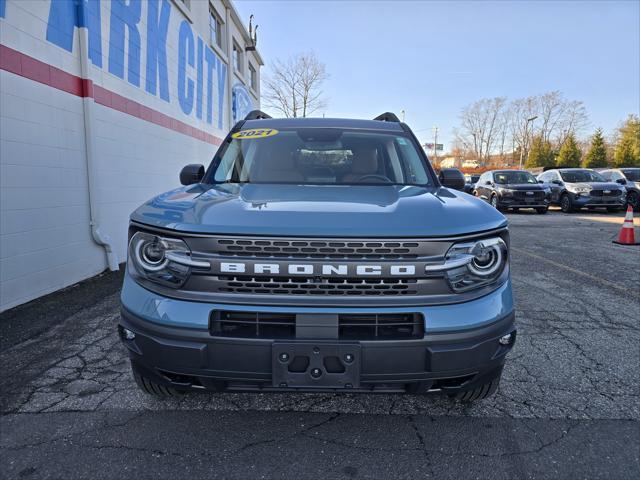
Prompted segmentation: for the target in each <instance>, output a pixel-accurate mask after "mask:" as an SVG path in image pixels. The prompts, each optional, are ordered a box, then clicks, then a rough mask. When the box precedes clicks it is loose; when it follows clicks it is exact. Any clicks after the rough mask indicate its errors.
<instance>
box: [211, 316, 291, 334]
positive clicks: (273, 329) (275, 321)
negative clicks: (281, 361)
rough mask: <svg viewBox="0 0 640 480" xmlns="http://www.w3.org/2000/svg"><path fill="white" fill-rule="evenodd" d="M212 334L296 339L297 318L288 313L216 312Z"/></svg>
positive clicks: (212, 320) (213, 318)
mask: <svg viewBox="0 0 640 480" xmlns="http://www.w3.org/2000/svg"><path fill="white" fill-rule="evenodd" d="M210 327H211V328H210V330H211V334H212V335H215V336H218V337H238V338H294V337H295V333H296V316H295V314H287V313H262V312H232V311H215V312H213V314H212V316H211V325H210Z"/></svg>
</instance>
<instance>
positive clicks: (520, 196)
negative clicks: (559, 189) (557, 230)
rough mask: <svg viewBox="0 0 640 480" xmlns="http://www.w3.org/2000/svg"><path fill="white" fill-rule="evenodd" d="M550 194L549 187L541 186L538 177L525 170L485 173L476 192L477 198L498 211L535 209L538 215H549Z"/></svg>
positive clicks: (477, 184) (477, 185)
mask: <svg viewBox="0 0 640 480" xmlns="http://www.w3.org/2000/svg"><path fill="white" fill-rule="evenodd" d="M550 193H551V190H550V189H549V188H548V187H545V186H543V185H540V184H539V183H538V181H537V180H536V177H534V176H533V175H532V174H531V173H529V172H527V171H524V170H491V171H488V172H485V173H483V174H482V175H481V176H480V179H479V180H478V182H477V183H476V187H475V190H474V195H475V196H477V197H479V198H481V199H482V200H484V201H485V202H489V203H490V204H491V205H492V206H493V207H494V208H497V209H498V210H503V209H508V208H511V209H513V210H514V211H518V210H519V209H521V208H533V209H535V210H536V212H538V213H547V210H548V209H549V195H550Z"/></svg>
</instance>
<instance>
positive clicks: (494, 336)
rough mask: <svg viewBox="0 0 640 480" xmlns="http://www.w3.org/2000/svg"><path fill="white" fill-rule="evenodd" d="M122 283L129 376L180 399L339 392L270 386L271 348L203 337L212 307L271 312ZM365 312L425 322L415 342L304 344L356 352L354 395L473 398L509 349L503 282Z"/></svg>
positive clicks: (509, 305)
mask: <svg viewBox="0 0 640 480" xmlns="http://www.w3.org/2000/svg"><path fill="white" fill-rule="evenodd" d="M125 278H126V280H125V285H124V288H123V293H122V300H123V307H122V318H121V322H120V326H119V329H120V333H121V338H122V340H123V343H124V345H125V346H126V347H127V349H128V350H129V353H130V357H131V360H132V365H133V368H134V369H136V370H138V371H139V372H140V373H141V374H142V375H144V376H146V377H147V378H150V379H152V380H153V381H155V382H157V383H161V384H165V385H171V386H173V387H174V388H177V389H181V390H193V389H208V390H214V391H223V390H230V391H301V390H302V391H316V392H317V391H345V390H346V389H345V388H340V389H336V388H326V387H321V386H319V387H317V388H316V387H313V386H308V385H307V386H305V387H304V388H297V387H289V386H285V387H283V386H282V385H279V384H275V383H274V372H273V367H272V365H273V363H272V362H273V357H274V350H275V349H277V348H278V345H279V342H278V341H276V340H273V339H264V338H255V339H253V338H251V339H249V338H228V337H217V336H215V335H213V334H212V333H211V332H210V330H209V326H208V322H209V318H210V313H211V311H212V310H214V309H216V308H226V309H229V308H238V309H242V310H256V311H260V310H261V311H271V312H273V311H275V307H256V306H243V307H237V306H229V305H213V304H205V303H197V302H188V301H181V300H173V299H166V298H164V297H159V296H157V295H156V294H154V293H152V292H149V291H147V290H145V289H143V288H142V287H140V286H139V285H138V284H136V283H135V282H133V280H131V279H130V278H128V277H125ZM141 297H144V298H141ZM282 310H283V308H278V309H277V311H282ZM354 310H357V312H361V311H364V310H367V309H348V311H349V312H350V313H354ZM375 310H376V311H378V312H383V311H384V312H387V313H388V312H391V311H396V312H397V311H404V312H407V311H419V312H420V313H422V315H423V316H424V318H425V333H424V336H423V337H422V338H418V339H411V340H371V341H359V342H353V341H351V342H342V341H337V340H321V339H317V340H316V339H305V340H304V342H306V343H309V342H311V343H314V344H317V345H318V346H319V347H321V348H324V347H328V346H331V345H333V346H335V345H344V344H346V343H352V344H353V343H356V344H357V345H358V350H359V352H360V358H359V363H360V367H359V382H358V385H357V388H351V389H349V390H348V391H366V392H371V391H385V392H427V391H432V390H442V391H446V392H448V393H455V392H457V391H460V390H469V389H473V388H476V387H477V386H479V385H481V384H483V383H486V382H488V381H490V380H492V379H493V378H495V377H498V376H499V375H500V374H501V372H502V367H503V365H504V361H505V357H506V354H507V353H508V352H509V351H510V350H511V348H512V347H513V344H514V341H515V333H516V330H515V326H514V312H513V302H512V295H511V284H510V282H509V281H508V282H507V283H505V284H504V285H502V286H501V287H500V288H498V289H497V290H495V291H494V292H492V293H491V294H489V295H487V296H485V297H482V298H480V299H477V300H474V301H470V302H466V303H463V304H456V305H440V306H434V307H420V308H416V307H413V308H411V307H406V308H402V309H399V308H392V309H380V308H378V309H375ZM292 311H295V312H298V313H301V312H304V313H308V312H309V311H315V312H316V313H320V312H323V313H327V312H328V311H336V309H312V308H308V309H302V308H300V307H295V308H292ZM202 315H204V316H205V319H204V321H203V318H202V317H201V316H202ZM447 319H448V321H447ZM124 329H127V330H130V331H131V332H133V333H134V334H135V338H133V339H126V338H125V335H124ZM507 334H512V339H513V340H512V341H511V342H510V344H508V345H502V344H500V343H499V339H500V338H501V337H502V336H504V335H507ZM293 341H294V342H296V341H297V340H293ZM301 342H302V341H301Z"/></svg>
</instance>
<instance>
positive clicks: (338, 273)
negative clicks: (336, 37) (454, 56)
mask: <svg viewBox="0 0 640 480" xmlns="http://www.w3.org/2000/svg"><path fill="white" fill-rule="evenodd" d="M180 179H181V182H182V184H183V185H184V186H183V187H181V188H178V189H175V190H172V191H169V192H167V193H164V194H162V195H159V196H158V197H156V198H153V199H152V200H150V201H149V202H147V203H146V204H144V205H143V206H141V207H140V208H138V209H137V210H136V211H135V212H134V213H133V214H132V215H131V222H130V227H129V238H130V240H129V252H128V253H129V255H128V264H127V272H126V276H125V280H124V286H123V290H122V317H121V322H120V325H119V332H120V336H121V338H122V341H123V343H124V345H125V346H126V347H127V348H128V350H129V353H130V358H131V365H132V368H133V374H134V377H135V380H136V382H137V384H138V386H139V387H140V388H141V389H142V390H144V391H145V392H147V393H149V394H154V395H158V396H172V395H178V394H180V393H181V392H184V391H187V390H198V389H203V390H211V391H260V392H269V391H307V392H308V391H311V392H318V391H324V392H327V391H328V392H409V393H426V392H431V391H440V392H443V393H446V394H448V395H449V396H450V397H455V398H458V399H460V400H462V401H473V400H477V399H481V398H484V397H487V396H489V395H491V394H493V393H494V392H495V390H496V388H497V386H498V383H499V381H500V377H501V374H502V368H503V365H504V362H505V356H506V354H507V353H508V352H509V351H510V350H511V348H512V347H513V345H514V342H515V337H516V330H515V326H514V306H513V299H512V291H511V280H510V276H509V255H508V251H509V234H508V231H507V221H506V219H505V217H504V216H503V215H502V214H501V213H500V212H498V211H496V210H495V209H494V208H492V207H491V206H490V205H489V204H487V203H485V202H483V201H481V200H479V199H477V198H474V197H473V196H471V195H467V194H465V193H462V192H459V191H457V190H456V189H461V188H463V185H464V178H463V176H462V174H461V173H460V172H459V171H458V170H454V169H445V170H442V171H441V172H440V175H439V176H437V175H436V174H435V172H434V170H433V169H432V167H431V165H430V163H429V161H428V159H427V157H426V155H425V153H424V151H423V150H422V148H420V145H419V143H418V141H417V139H416V138H415V136H414V135H413V133H412V132H411V130H410V129H409V127H407V125H405V124H404V123H401V122H400V121H399V120H398V118H397V117H396V116H395V115H393V114H390V113H386V114H383V115H381V116H379V117H377V118H376V119H374V120H343V119H324V118H318V119H310V118H294V119H272V118H270V117H268V116H267V115H266V114H264V113H262V112H259V111H254V112H252V113H251V114H249V115H248V117H247V119H245V120H244V121H241V122H239V123H238V124H237V125H235V127H234V128H233V129H232V130H231V132H230V133H229V135H228V136H227V137H226V139H225V140H224V142H223V143H222V145H221V146H220V148H219V149H218V151H217V153H216V154H215V156H214V158H213V160H212V162H211V164H210V165H209V167H208V169H207V170H206V171H205V168H204V167H203V166H202V165H188V166H186V167H185V168H184V169H183V171H182V172H181V175H180Z"/></svg>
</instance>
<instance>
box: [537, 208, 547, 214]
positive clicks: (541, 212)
mask: <svg viewBox="0 0 640 480" xmlns="http://www.w3.org/2000/svg"><path fill="white" fill-rule="evenodd" d="M548 211H549V208H548V207H540V208H536V212H538V213H539V214H540V215H544V214H545V213H547V212H548Z"/></svg>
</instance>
